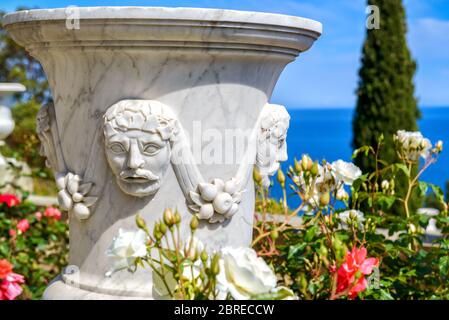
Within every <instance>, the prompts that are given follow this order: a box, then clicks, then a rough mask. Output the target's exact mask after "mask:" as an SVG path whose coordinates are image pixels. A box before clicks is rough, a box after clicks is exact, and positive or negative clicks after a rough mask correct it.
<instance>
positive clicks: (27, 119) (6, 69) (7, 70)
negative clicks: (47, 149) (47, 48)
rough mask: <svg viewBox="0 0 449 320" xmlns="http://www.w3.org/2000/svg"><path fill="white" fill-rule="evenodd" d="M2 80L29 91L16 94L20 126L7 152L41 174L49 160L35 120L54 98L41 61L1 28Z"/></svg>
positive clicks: (15, 131)
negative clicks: (41, 146)
mask: <svg viewBox="0 0 449 320" xmlns="http://www.w3.org/2000/svg"><path fill="white" fill-rule="evenodd" d="M21 9H24V8H21ZM1 16H3V13H2V12H0V18H1ZM0 82H18V83H21V84H23V85H25V87H26V92H25V93H20V94H16V96H15V100H16V105H15V106H13V108H12V114H13V118H14V121H15V123H16V126H15V129H14V132H13V133H12V134H11V136H10V137H8V139H7V140H6V142H7V146H5V148H4V149H5V150H4V152H3V153H4V154H5V155H7V156H14V157H16V158H18V159H20V160H24V161H26V162H27V163H28V164H29V165H30V166H31V167H32V168H34V170H33V171H34V172H37V173H38V174H40V172H41V171H42V169H41V168H45V159H44V158H43V157H41V156H40V155H39V148H40V142H39V139H38V137H37V134H36V123H35V121H36V120H35V119H36V114H37V111H38V110H39V108H40V106H41V105H42V104H45V103H48V102H50V101H51V94H50V90H49V86H48V81H47V78H46V76H45V73H44V71H43V69H42V67H41V65H40V64H39V62H38V61H37V60H35V59H34V58H33V57H32V56H31V55H30V54H29V53H27V52H26V51H25V50H24V49H23V48H22V47H20V46H19V45H17V44H16V43H15V42H14V41H13V40H12V39H11V38H10V37H8V35H7V33H6V30H5V29H3V28H0ZM44 172H45V174H44V176H50V177H51V175H50V173H49V171H47V170H45V169H44Z"/></svg>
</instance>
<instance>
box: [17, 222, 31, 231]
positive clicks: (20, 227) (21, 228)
mask: <svg viewBox="0 0 449 320" xmlns="http://www.w3.org/2000/svg"><path fill="white" fill-rule="evenodd" d="M29 228H30V223H29V222H28V220H27V219H22V220H20V221H19V223H17V230H19V231H21V232H22V233H24V232H25V231H27V230H28V229H29Z"/></svg>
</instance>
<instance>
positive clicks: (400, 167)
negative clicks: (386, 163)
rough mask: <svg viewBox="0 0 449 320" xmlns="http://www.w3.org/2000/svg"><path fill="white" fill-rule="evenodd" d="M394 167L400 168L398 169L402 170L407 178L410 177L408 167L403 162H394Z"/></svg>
mask: <svg viewBox="0 0 449 320" xmlns="http://www.w3.org/2000/svg"><path fill="white" fill-rule="evenodd" d="M394 167H395V169H396V170H400V171H402V172H404V174H405V176H406V177H407V178H410V172H409V171H408V168H407V166H406V165H405V164H403V163H395V164H394Z"/></svg>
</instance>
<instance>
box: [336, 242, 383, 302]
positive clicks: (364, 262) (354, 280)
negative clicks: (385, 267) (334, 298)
mask: <svg viewBox="0 0 449 320" xmlns="http://www.w3.org/2000/svg"><path fill="white" fill-rule="evenodd" d="M366 254H367V252H366V249H365V248H364V247H362V248H360V249H357V248H356V247H355V246H354V247H353V248H352V250H351V251H350V252H349V251H348V253H346V261H345V262H344V263H343V264H342V265H341V266H340V268H339V269H338V271H337V272H338V275H337V293H341V292H343V291H345V290H348V296H349V298H350V299H355V298H356V297H357V295H358V294H359V292H362V291H364V290H365V289H366V286H367V281H366V279H365V276H366V275H369V274H371V272H373V268H374V267H377V266H378V265H379V260H378V259H376V258H368V259H367V258H366Z"/></svg>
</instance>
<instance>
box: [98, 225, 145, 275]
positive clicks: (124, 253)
mask: <svg viewBox="0 0 449 320" xmlns="http://www.w3.org/2000/svg"><path fill="white" fill-rule="evenodd" d="M146 242H147V235H146V234H145V232H144V231H142V230H140V229H139V230H137V231H129V230H123V229H119V230H118V235H117V236H116V237H114V239H113V240H112V244H111V246H110V247H109V249H108V250H107V251H106V255H107V256H108V257H109V258H110V260H111V261H112V264H113V266H112V268H111V269H110V270H109V271H108V272H107V273H106V276H108V277H109V276H111V275H112V274H113V273H114V272H115V271H118V270H121V269H125V268H129V267H131V266H132V265H133V264H134V261H135V260H136V259H137V258H139V257H145V256H146V254H147V247H146Z"/></svg>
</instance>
